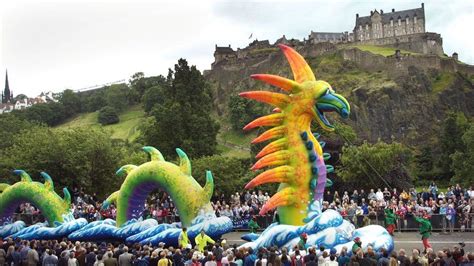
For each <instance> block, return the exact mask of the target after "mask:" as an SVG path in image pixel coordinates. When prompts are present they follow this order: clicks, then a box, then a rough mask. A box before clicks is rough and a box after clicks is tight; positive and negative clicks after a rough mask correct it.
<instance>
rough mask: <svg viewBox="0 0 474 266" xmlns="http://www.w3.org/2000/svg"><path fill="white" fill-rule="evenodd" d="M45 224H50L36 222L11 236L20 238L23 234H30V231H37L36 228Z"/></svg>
mask: <svg viewBox="0 0 474 266" xmlns="http://www.w3.org/2000/svg"><path fill="white" fill-rule="evenodd" d="M45 226H48V223H47V222H44V223H36V224H33V225H30V226H28V227H25V228H23V229H21V230H20V231H18V232H16V233H15V234H13V235H11V236H10V237H12V238H14V239H15V238H18V237H19V236H21V235H24V234H28V233H30V232H33V231H35V230H36V229H38V228H40V227H45Z"/></svg>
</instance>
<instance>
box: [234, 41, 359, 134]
mask: <svg viewBox="0 0 474 266" xmlns="http://www.w3.org/2000/svg"><path fill="white" fill-rule="evenodd" d="M279 47H280V49H281V50H282V51H283V53H284V54H285V56H286V58H287V59H288V62H289V64H290V67H291V70H292V72H293V76H294V80H290V79H286V78H283V77H280V76H276V75H269V74H255V75H252V78H254V79H257V80H261V81H264V82H266V83H268V84H270V85H273V86H276V87H279V88H281V89H283V90H284V91H287V92H288V93H289V95H288V96H286V95H283V96H282V95H281V94H277V93H271V92H244V93H241V96H243V97H247V98H252V99H256V100H258V101H262V102H266V103H270V104H272V105H274V106H277V107H279V108H285V107H288V106H289V105H292V106H297V107H295V108H292V110H291V112H293V114H294V115H295V116H300V115H303V114H306V115H309V116H310V117H311V118H312V119H313V120H316V121H317V122H318V124H319V125H320V126H321V127H322V128H323V129H324V130H327V131H333V130H334V126H333V125H331V123H329V121H328V120H327V118H326V116H325V113H328V112H336V113H338V114H339V115H340V116H341V117H342V118H347V117H349V114H350V106H349V103H348V102H347V100H346V99H345V98H344V97H343V96H341V95H339V94H337V93H335V91H334V89H333V88H332V87H331V85H330V84H329V83H327V82H326V81H323V80H316V78H315V76H314V74H313V71H312V70H311V68H310V67H309V65H308V64H307V63H306V61H305V60H304V58H303V57H302V56H301V55H300V54H298V53H297V52H296V51H295V50H293V48H291V47H289V46H286V45H282V44H280V45H279ZM287 111H289V110H287ZM253 126H254V125H251V127H253Z"/></svg>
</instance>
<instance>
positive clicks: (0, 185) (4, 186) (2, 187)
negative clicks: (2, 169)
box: [0, 183, 10, 193]
mask: <svg viewBox="0 0 474 266" xmlns="http://www.w3.org/2000/svg"><path fill="white" fill-rule="evenodd" d="M9 186H10V185H9V184H7V183H0V193H2V192H3V191H5V189H7V187H9Z"/></svg>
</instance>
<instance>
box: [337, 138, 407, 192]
mask: <svg viewBox="0 0 474 266" xmlns="http://www.w3.org/2000/svg"><path fill="white" fill-rule="evenodd" d="M340 160H341V165H340V166H339V167H338V168H337V170H336V172H337V174H338V175H339V176H340V177H342V179H343V181H346V182H360V181H361V180H364V182H363V184H364V186H366V187H372V188H373V187H377V186H378V187H380V186H381V184H384V185H387V184H385V182H386V183H388V184H389V185H391V186H394V187H406V186H408V185H409V182H410V181H411V171H410V170H409V169H410V166H411V161H412V154H411V150H410V149H408V148H407V147H405V146H404V145H403V144H400V143H396V142H394V143H391V144H387V143H385V142H382V141H379V142H377V143H375V144H369V143H367V142H364V143H363V144H362V145H360V146H345V147H343V148H342V155H341V157H340Z"/></svg>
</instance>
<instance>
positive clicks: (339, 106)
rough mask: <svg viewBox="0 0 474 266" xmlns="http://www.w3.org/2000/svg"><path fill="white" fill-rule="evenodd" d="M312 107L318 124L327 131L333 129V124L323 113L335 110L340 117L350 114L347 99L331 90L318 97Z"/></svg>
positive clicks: (346, 116)
mask: <svg viewBox="0 0 474 266" xmlns="http://www.w3.org/2000/svg"><path fill="white" fill-rule="evenodd" d="M314 109H315V113H316V120H317V121H318V123H319V125H321V127H322V128H323V129H325V130H328V131H333V130H334V126H333V125H332V124H331V123H330V122H329V121H328V119H327V118H326V115H325V113H330V112H336V113H338V114H339V115H340V116H341V117H342V118H348V117H349V114H350V106H349V103H348V102H347V100H346V99H345V98H344V97H342V96H341V95H339V94H336V93H331V92H328V93H326V94H325V95H324V96H322V97H321V98H319V99H318V100H317V103H316V106H315V108H314Z"/></svg>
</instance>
